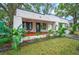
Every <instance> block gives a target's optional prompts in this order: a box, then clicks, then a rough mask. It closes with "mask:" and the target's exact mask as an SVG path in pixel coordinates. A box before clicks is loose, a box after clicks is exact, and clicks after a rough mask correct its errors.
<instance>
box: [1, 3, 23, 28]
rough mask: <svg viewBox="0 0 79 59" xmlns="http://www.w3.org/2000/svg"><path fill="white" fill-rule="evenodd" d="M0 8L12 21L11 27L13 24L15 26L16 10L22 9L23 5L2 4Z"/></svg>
mask: <svg viewBox="0 0 79 59" xmlns="http://www.w3.org/2000/svg"><path fill="white" fill-rule="evenodd" d="M0 7H1V8H2V9H3V10H4V11H5V12H6V13H7V16H8V17H9V19H10V21H9V22H10V23H9V24H10V25H11V27H12V24H13V17H14V15H15V13H16V9H17V8H21V7H22V3H21V4H19V3H17V4H16V3H3V4H2V3H0Z"/></svg>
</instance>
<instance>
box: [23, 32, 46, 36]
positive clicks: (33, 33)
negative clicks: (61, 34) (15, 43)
mask: <svg viewBox="0 0 79 59" xmlns="http://www.w3.org/2000/svg"><path fill="white" fill-rule="evenodd" d="M39 33H40V34H39V35H43V34H47V32H39ZM36 34H37V32H29V33H27V34H24V36H35V35H36Z"/></svg>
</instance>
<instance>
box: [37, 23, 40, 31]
mask: <svg viewBox="0 0 79 59" xmlns="http://www.w3.org/2000/svg"><path fill="white" fill-rule="evenodd" d="M36 32H40V23H36Z"/></svg>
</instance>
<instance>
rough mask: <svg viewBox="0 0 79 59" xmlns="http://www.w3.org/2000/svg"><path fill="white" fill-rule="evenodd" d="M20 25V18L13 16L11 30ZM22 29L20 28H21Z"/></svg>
mask: <svg viewBox="0 0 79 59" xmlns="http://www.w3.org/2000/svg"><path fill="white" fill-rule="evenodd" d="M20 25H22V18H21V17H18V16H14V20H13V28H16V29H17V28H18V27H19V26H20ZM21 28H22V26H21Z"/></svg>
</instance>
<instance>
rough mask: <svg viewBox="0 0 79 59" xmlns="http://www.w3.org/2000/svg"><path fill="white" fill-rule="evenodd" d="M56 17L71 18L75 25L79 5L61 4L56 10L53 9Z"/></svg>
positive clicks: (78, 16) (78, 15)
mask: <svg viewBox="0 0 79 59" xmlns="http://www.w3.org/2000/svg"><path fill="white" fill-rule="evenodd" d="M55 12H56V15H58V16H62V17H63V16H65V17H67V16H69V15H70V16H72V17H73V23H74V24H76V23H77V19H78V18H79V4H77V3H73V4H72V3H61V4H59V6H58V8H56V9H55Z"/></svg>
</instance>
